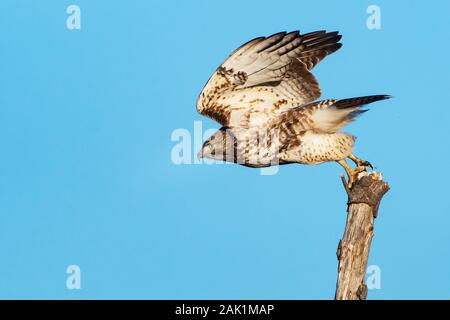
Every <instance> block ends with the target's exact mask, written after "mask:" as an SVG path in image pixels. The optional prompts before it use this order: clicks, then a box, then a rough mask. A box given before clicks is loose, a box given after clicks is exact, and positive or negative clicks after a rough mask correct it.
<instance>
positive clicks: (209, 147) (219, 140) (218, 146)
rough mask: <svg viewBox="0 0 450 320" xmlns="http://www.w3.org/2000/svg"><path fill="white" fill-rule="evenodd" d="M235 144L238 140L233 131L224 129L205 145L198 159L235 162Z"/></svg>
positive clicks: (210, 138)
mask: <svg viewBox="0 0 450 320" xmlns="http://www.w3.org/2000/svg"><path fill="white" fill-rule="evenodd" d="M235 142H236V139H235V137H234V135H233V134H232V133H231V130H230V129H227V128H225V127H222V128H220V129H219V130H218V131H217V132H215V133H214V134H213V135H212V136H211V137H209V138H208V139H207V140H206V141H205V142H204V143H203V146H202V150H201V151H200V152H199V153H198V154H197V158H199V159H200V158H209V159H214V160H219V161H228V162H234V158H235V157H234V154H235V152H234V147H235Z"/></svg>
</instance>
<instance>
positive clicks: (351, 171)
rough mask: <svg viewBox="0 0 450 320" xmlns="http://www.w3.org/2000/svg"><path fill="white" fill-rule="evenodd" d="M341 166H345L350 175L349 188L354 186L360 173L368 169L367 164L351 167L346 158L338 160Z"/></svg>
mask: <svg viewBox="0 0 450 320" xmlns="http://www.w3.org/2000/svg"><path fill="white" fill-rule="evenodd" d="M337 163H339V164H340V165H341V166H343V167H344V169H345V172H347V176H348V188H349V189H351V188H352V187H353V183H354V182H355V180H356V177H357V175H358V173H361V172H363V171H365V170H366V167H365V166H357V167H356V168H355V169H352V168H350V166H349V165H348V163H347V161H345V159H342V160H339V161H337Z"/></svg>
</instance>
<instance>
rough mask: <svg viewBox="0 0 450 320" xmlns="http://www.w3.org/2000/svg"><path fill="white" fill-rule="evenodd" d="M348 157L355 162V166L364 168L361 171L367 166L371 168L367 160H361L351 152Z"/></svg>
mask: <svg viewBox="0 0 450 320" xmlns="http://www.w3.org/2000/svg"><path fill="white" fill-rule="evenodd" d="M348 158H349V159H350V160H352V161H353V162H354V163H355V164H356V166H357V168H359V167H364V168H365V169H364V170H363V171H367V170H366V168H367V167H369V168H370V169H372V170H373V165H372V164H371V163H370V162H369V161H366V160H362V159H360V158H358V157H356V156H355V155H353V154H351V155H350V156H349V157H348ZM361 172H362V171H361Z"/></svg>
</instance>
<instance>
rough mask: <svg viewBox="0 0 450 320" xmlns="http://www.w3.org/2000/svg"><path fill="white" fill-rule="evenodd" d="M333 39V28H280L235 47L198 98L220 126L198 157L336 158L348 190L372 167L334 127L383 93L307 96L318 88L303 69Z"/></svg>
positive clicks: (255, 163) (248, 161)
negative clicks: (306, 30)
mask: <svg viewBox="0 0 450 320" xmlns="http://www.w3.org/2000/svg"><path fill="white" fill-rule="evenodd" d="M340 39H341V35H339V33H338V32H326V31H316V32H311V33H307V34H303V35H302V34H300V33H299V31H294V32H290V33H287V32H280V33H276V34H274V35H272V36H269V37H259V38H256V39H253V40H251V41H249V42H247V43H245V44H244V45H242V46H241V47H239V48H238V49H237V50H235V51H234V52H233V53H232V54H231V55H230V56H229V57H228V59H226V60H225V62H224V63H223V64H222V65H221V66H220V67H219V68H218V69H217V70H216V71H215V73H214V74H213V75H212V76H211V78H210V79H209V80H208V82H207V83H206V85H205V87H204V88H203V90H202V92H201V93H200V95H199V97H198V100H197V111H198V112H199V113H200V114H202V115H204V116H207V117H209V118H211V119H213V120H215V121H217V122H218V123H219V124H221V125H222V128H220V129H219V130H218V131H217V132H216V133H214V134H213V135H212V136H211V137H209V138H208V139H207V140H206V141H205V142H204V144H203V147H202V150H201V151H200V152H199V154H198V157H199V158H201V157H207V158H211V159H216V160H221V161H228V162H234V163H238V164H241V165H244V166H249V167H256V168H260V167H267V166H272V165H281V164H290V163H300V164H319V163H323V162H327V161H336V162H338V163H339V164H340V165H342V166H343V167H344V169H345V170H346V172H347V174H348V177H349V179H348V183H349V187H352V184H353V183H354V181H355V177H356V175H357V174H358V173H359V172H362V171H365V170H366V168H367V167H372V165H371V164H370V163H369V162H367V161H364V160H361V159H359V158H358V157H356V156H355V155H354V154H353V151H352V149H353V145H354V142H355V139H356V138H355V137H354V136H352V135H350V134H347V133H343V132H340V129H342V128H343V127H344V126H346V125H347V124H348V123H349V122H351V121H353V120H354V119H355V118H356V117H357V116H359V115H361V114H362V113H363V112H365V111H367V110H366V109H362V107H363V106H364V105H366V104H369V103H372V102H375V101H379V100H383V99H388V98H390V96H388V95H373V96H365V97H357V98H350V99H342V100H336V99H328V100H322V101H315V100H317V99H318V98H319V97H320V96H321V90H320V87H319V83H318V82H317V80H316V78H315V77H314V75H313V74H312V73H311V70H312V69H313V68H314V67H315V66H316V65H317V64H318V63H319V62H320V61H321V60H322V59H323V58H325V57H326V56H328V55H329V54H331V53H333V52H335V51H337V50H338V49H339V48H340V47H341V43H339V41H340ZM346 158H349V159H350V160H352V161H353V162H355V164H356V168H354V169H352V168H351V167H350V166H349V165H348V163H347V161H346Z"/></svg>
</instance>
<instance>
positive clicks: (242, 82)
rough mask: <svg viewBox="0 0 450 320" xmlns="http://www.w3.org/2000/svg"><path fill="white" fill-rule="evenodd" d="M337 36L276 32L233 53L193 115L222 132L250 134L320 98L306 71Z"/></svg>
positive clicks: (332, 48)
mask: <svg viewBox="0 0 450 320" xmlns="http://www.w3.org/2000/svg"><path fill="white" fill-rule="evenodd" d="M340 39H341V36H340V35H339V34H338V33H337V32H328V33H327V32H325V31H316V32H312V33H308V34H304V35H301V34H300V33H299V32H298V31H295V32H291V33H286V32H281V33H277V34H274V35H272V36H270V37H267V38H264V37H260V38H256V39H253V40H251V41H249V42H247V43H246V44H244V45H242V46H241V47H240V48H238V49H237V50H236V51H235V52H234V53H232V54H231V55H230V57H229V58H228V59H227V60H226V61H225V62H224V63H223V64H222V65H221V66H220V67H219V68H218V69H217V71H216V72H215V73H214V74H213V75H212V77H211V78H210V79H209V81H208V82H207V84H206V85H205V87H204V88H203V90H202V92H201V93H200V95H199V97H198V100H197V111H198V112H199V113H200V114H202V115H205V116H207V117H209V118H211V119H213V120H215V121H217V122H219V123H220V124H221V125H223V126H227V127H241V128H249V127H252V126H259V125H262V124H264V123H266V122H267V121H268V120H269V119H270V118H271V117H273V116H274V115H276V114H278V113H279V112H282V111H285V110H287V109H290V108H293V107H296V106H298V105H301V104H305V103H308V102H311V101H314V100H315V99H317V98H319V97H320V88H319V84H318V82H317V80H316V78H315V77H314V76H313V75H312V73H311V72H310V70H312V69H313V68H314V66H316V65H317V64H318V63H319V62H320V61H321V60H322V59H323V58H324V57H326V56H327V55H329V54H331V53H333V52H334V51H336V50H338V49H339V48H340V47H341V44H340V43H338V42H339V40H340Z"/></svg>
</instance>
